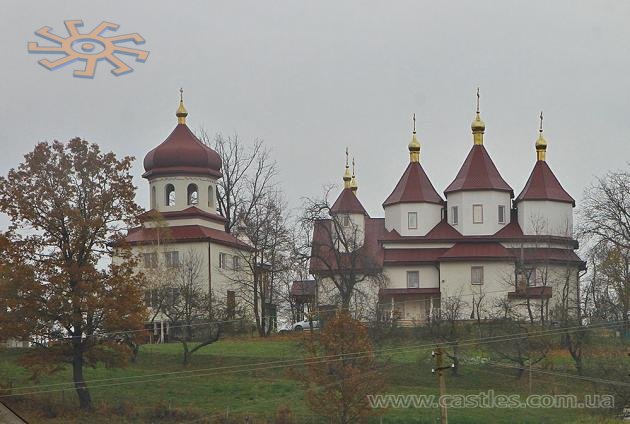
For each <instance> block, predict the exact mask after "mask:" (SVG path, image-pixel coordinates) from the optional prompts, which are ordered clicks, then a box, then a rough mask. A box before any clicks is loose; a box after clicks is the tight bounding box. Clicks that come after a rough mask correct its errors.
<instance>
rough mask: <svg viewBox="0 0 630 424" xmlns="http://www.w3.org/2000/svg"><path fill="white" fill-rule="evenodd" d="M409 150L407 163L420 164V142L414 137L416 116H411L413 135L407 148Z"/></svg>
mask: <svg viewBox="0 0 630 424" xmlns="http://www.w3.org/2000/svg"><path fill="white" fill-rule="evenodd" d="M407 147H408V148H409V161H410V162H420V141H418V138H417V137H416V114H415V113H414V114H413V135H412V136H411V141H410V142H409V145H408V146H407Z"/></svg>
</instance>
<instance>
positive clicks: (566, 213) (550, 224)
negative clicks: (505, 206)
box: [517, 200, 573, 237]
mask: <svg viewBox="0 0 630 424" xmlns="http://www.w3.org/2000/svg"><path fill="white" fill-rule="evenodd" d="M517 209H518V224H519V225H520V226H521V228H522V229H523V233H524V234H526V235H554V236H560V237H571V236H572V235H573V206H572V205H571V204H570V203H563V202H554V201H551V200H523V201H521V202H518V204H517Z"/></svg>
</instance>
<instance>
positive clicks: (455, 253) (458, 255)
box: [440, 243, 514, 261]
mask: <svg viewBox="0 0 630 424" xmlns="http://www.w3.org/2000/svg"><path fill="white" fill-rule="evenodd" d="M462 259H473V260H479V261H494V260H514V255H513V254H512V253H510V251H509V250H508V249H506V248H505V247H503V246H502V245H501V244H499V243H456V244H455V245H454V246H453V247H451V248H450V249H448V250H447V251H446V252H445V253H444V254H443V255H442V256H440V261H450V260H462Z"/></svg>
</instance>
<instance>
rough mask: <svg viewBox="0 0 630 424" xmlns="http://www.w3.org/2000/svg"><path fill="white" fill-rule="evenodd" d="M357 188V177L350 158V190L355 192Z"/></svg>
mask: <svg viewBox="0 0 630 424" xmlns="http://www.w3.org/2000/svg"><path fill="white" fill-rule="evenodd" d="M358 189H359V186H358V185H357V178H356V176H355V175H354V158H352V179H351V180H350V190H352V192H353V193H354V194H356V193H357V190H358Z"/></svg>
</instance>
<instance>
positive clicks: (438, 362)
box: [431, 346, 455, 424]
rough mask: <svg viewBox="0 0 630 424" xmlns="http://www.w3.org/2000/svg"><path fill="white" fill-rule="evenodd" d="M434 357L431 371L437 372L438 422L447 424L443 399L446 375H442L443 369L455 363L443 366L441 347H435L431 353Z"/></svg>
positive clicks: (453, 366)
mask: <svg viewBox="0 0 630 424" xmlns="http://www.w3.org/2000/svg"><path fill="white" fill-rule="evenodd" d="M431 355H433V357H434V358H435V368H433V369H432V370H431V372H432V373H434V374H435V373H437V376H438V382H439V385H440V400H439V403H440V424H448V414H447V410H446V404H445V403H444V401H443V398H444V395H446V377H445V376H444V370H447V369H449V368H455V364H451V365H450V366H448V367H445V366H444V360H443V355H444V352H443V351H442V348H441V347H439V346H438V347H437V348H436V349H435V350H434V351H433V352H432V353H431Z"/></svg>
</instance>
